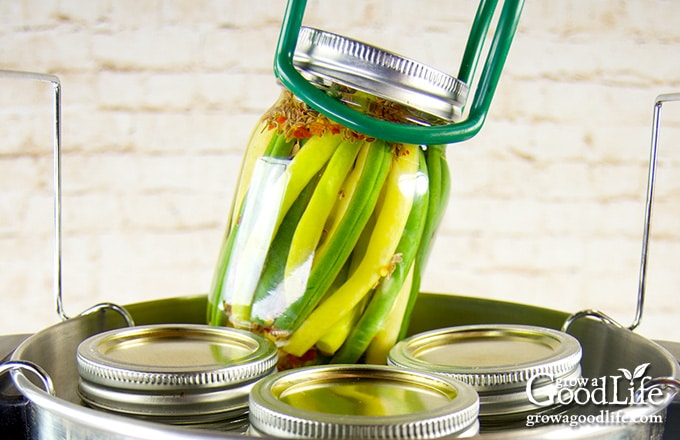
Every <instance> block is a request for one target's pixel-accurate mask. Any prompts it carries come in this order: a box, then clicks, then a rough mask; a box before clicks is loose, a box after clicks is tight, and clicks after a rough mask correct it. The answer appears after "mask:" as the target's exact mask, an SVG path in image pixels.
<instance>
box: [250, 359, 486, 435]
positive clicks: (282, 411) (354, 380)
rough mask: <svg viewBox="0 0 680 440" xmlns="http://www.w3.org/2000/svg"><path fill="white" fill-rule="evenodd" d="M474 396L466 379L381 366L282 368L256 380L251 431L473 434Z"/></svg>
mask: <svg viewBox="0 0 680 440" xmlns="http://www.w3.org/2000/svg"><path fill="white" fill-rule="evenodd" d="M478 410H479V399H478V397H477V393H476V392H475V391H474V389H472V387H470V386H469V385H467V384H465V383H463V382H460V381H456V380H452V379H449V378H445V377H442V376H438V375H436V374H429V373H424V372H415V371H408V370H404V369H401V368H395V367H389V366H385V365H382V366H380V365H326V366H315V367H303V368H299V369H293V370H287V371H281V372H278V373H275V374H273V375H270V376H268V377H266V378H264V379H262V380H261V381H260V382H258V383H257V384H255V386H254V387H253V391H252V393H251V395H250V429H251V432H252V433H254V434H258V435H262V436H267V437H269V436H271V437H279V438H324V439H340V438H366V439H371V438H380V439H406V438H408V439H421V438H436V437H444V436H452V435H453V436H455V435H458V436H462V435H474V434H476V433H477V432H478V429H479V426H478V422H477V414H478Z"/></svg>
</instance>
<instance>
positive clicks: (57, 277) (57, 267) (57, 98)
mask: <svg viewBox="0 0 680 440" xmlns="http://www.w3.org/2000/svg"><path fill="white" fill-rule="evenodd" d="M0 78H6V79H17V80H29V81H39V82H47V83H49V84H51V85H52V92H53V95H52V97H53V102H52V106H53V107H52V108H53V120H52V131H53V135H52V159H53V160H52V168H53V175H54V182H53V200H54V266H53V296H54V301H55V306H56V309H57V314H58V315H59V318H61V320H62V321H65V320H67V319H69V317H68V316H67V315H66V313H65V311H64V302H63V298H62V264H61V263H62V245H61V243H62V240H61V81H60V80H59V78H58V77H57V76H55V75H50V74H47V73H35V72H20V71H14V70H0ZM102 310H113V311H114V312H117V313H119V314H120V315H121V316H122V317H123V319H125V322H126V324H127V325H128V326H133V325H134V320H133V319H132V316H131V315H130V313H129V312H128V311H127V310H125V308H123V307H121V306H118V305H116V304H113V303H100V304H97V305H95V306H92V307H91V308H89V309H87V310H85V311H84V312H82V313H80V315H86V314H89V313H94V312H98V311H102Z"/></svg>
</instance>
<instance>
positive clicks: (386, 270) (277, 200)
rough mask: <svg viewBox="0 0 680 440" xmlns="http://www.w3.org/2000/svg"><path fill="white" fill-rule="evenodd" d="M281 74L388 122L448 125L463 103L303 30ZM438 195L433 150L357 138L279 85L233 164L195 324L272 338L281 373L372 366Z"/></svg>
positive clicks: (415, 76) (444, 85)
mask: <svg viewBox="0 0 680 440" xmlns="http://www.w3.org/2000/svg"><path fill="white" fill-rule="evenodd" d="M294 62H295V66H296V68H297V69H299V71H300V72H301V73H302V74H303V75H305V77H306V78H307V79H308V80H309V81H310V82H311V83H312V84H314V85H315V86H316V87H318V88H320V89H321V90H323V91H325V93H326V94H328V95H329V96H332V97H334V98H335V99H338V100H339V101H341V102H343V103H344V104H346V105H348V106H350V107H352V108H354V109H355V110H357V111H358V112H361V113H364V114H367V115H370V116H372V117H374V118H377V119H382V120H387V121H390V122H398V123H403V124H421V125H438V124H447V123H450V122H452V121H455V120H456V119H457V118H459V117H460V113H461V107H462V105H463V102H464V100H465V97H466V95H467V87H466V86H465V84H463V83H461V82H460V81H458V80H456V79H455V78H453V77H451V76H449V75H447V74H445V73H441V72H439V71H436V70H434V69H431V68H429V67H427V66H424V65H422V64H419V63H416V62H414V61H411V60H408V59H405V58H402V57H399V56H397V55H394V54H391V53H388V52H385V51H383V50H381V49H378V48H375V47H372V46H369V45H366V44H363V43H359V42H357V41H354V40H349V39H347V38H345V37H341V36H338V35H334V34H330V33H328V32H324V31H319V30H316V29H312V28H304V27H303V28H301V30H300V35H299V39H298V44H297V48H296V52H295V57H294ZM448 189H449V174H448V166H447V164H446V158H445V146H444V145H415V144H400V143H394V142H389V141H386V140H383V139H378V138H374V137H368V136H366V135H364V134H362V133H358V132H356V131H353V130H351V129H349V128H347V127H345V126H343V125H341V124H339V123H337V122H335V121H333V120H331V119H329V118H328V117H326V116H325V115H323V114H321V113H319V112H317V111H316V110H314V109H313V108H311V107H310V106H309V105H307V104H306V103H305V102H303V101H302V100H300V99H298V98H297V97H296V96H294V95H293V93H291V92H290V91H289V90H287V89H286V88H283V87H282V91H281V95H280V97H279V98H278V100H277V101H276V102H275V103H274V105H273V106H272V107H271V108H270V109H269V110H268V111H267V112H266V113H265V114H264V115H263V116H262V118H261V119H260V121H259V123H258V124H257V126H256V127H255V129H254V131H253V133H252V135H251V138H250V141H249V143H248V146H247V150H246V152H245V156H244V160H243V163H242V166H241V171H240V177H239V182H238V185H237V189H236V194H235V197H234V200H233V204H232V210H231V214H230V218H229V222H228V226H227V231H226V234H225V238H224V242H223V244H222V248H221V252H220V256H219V259H218V263H217V267H216V270H215V273H214V276H213V282H212V286H211V291H210V295H209V306H208V322H209V323H210V324H211V325H226V326H233V327H236V328H243V329H248V330H251V331H254V332H257V333H262V334H265V335H267V336H268V337H270V338H271V339H273V340H275V341H276V342H277V344H278V346H279V348H280V356H279V359H280V363H279V368H281V369H287V368H293V367H298V366H302V365H309V364H324V363H355V362H359V361H365V362H369V363H385V361H386V358H387V353H388V352H389V349H390V348H391V347H392V345H394V343H395V342H396V341H397V340H398V339H400V338H401V337H403V336H404V332H405V329H406V325H407V323H408V318H409V316H410V309H411V308H412V306H413V303H414V301H415V298H416V296H417V294H418V292H419V287H420V277H421V273H422V271H423V267H424V263H425V260H426V257H427V254H428V250H429V247H430V243H431V240H432V238H433V235H434V233H435V230H436V228H437V225H438V222H439V220H440V218H441V215H442V213H443V212H444V210H445V208H446V204H447V200H448Z"/></svg>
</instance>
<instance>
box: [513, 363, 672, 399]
mask: <svg viewBox="0 0 680 440" xmlns="http://www.w3.org/2000/svg"><path fill="white" fill-rule="evenodd" d="M648 367H649V363H645V364H640V365H638V366H637V367H635V368H633V369H632V370H629V369H627V368H619V369H618V370H617V371H619V372H621V374H620V375H610V376H600V377H594V378H590V379H589V378H585V377H578V378H568V379H561V378H555V377H554V375H553V374H550V373H545V374H537V375H535V376H533V377H532V378H531V379H530V380H529V381H528V382H527V386H526V394H527V397H528V398H529V401H530V402H531V403H533V404H534V405H536V406H538V407H549V406H553V405H572V404H576V405H581V406H583V405H590V404H593V405H601V406H605V405H621V406H631V405H661V404H662V401H663V399H664V398H665V394H664V391H663V389H662V388H661V387H660V386H657V385H651V386H649V387H648V386H647V385H648V383H649V382H650V381H651V380H652V377H651V376H647V375H645V372H646V371H647V368H648ZM546 380H548V381H549V382H550V383H551V385H552V392H549V393H541V395H540V396H536V395H535V394H536V393H534V389H535V386H534V385H535V384H538V383H539V382H545V381H546Z"/></svg>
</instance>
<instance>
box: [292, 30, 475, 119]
mask: <svg viewBox="0 0 680 440" xmlns="http://www.w3.org/2000/svg"><path fill="white" fill-rule="evenodd" d="M293 64H294V65H295V67H296V68H298V69H300V70H302V71H304V72H306V73H307V74H311V75H313V76H316V77H320V78H323V79H326V80H330V81H333V82H337V83H339V84H342V85H344V86H348V87H351V88H354V89H357V90H362V91H364V92H366V93H370V94H372V95H374V96H378V97H381V98H384V99H387V100H391V101H394V102H397V103H400V104H402V105H405V106H408V107H411V108H415V109H418V110H420V111H423V112H425V113H428V114H430V115H434V116H436V117H438V118H441V119H444V120H445V121H456V120H458V119H459V118H460V116H461V114H462V107H463V105H464V104H465V101H466V99H467V95H468V86H467V85H466V84H465V83H464V82H462V81H460V80H458V79H457V78H455V77H453V76H451V75H449V74H447V73H444V72H441V71H439V70H437V69H434V68H432V67H429V66H427V65H425V64H422V63H419V62H417V61H414V60H411V59H409V58H405V57H402V56H400V55H396V54H394V53H391V52H388V51H385V50H383V49H380V48H377V47H374V46H371V45H368V44H365V43H362V42H359V41H356V40H352V39H349V38H347V37H343V36H340V35H336V34H332V33H330V32H326V31H322V30H319V29H314V28H309V27H301V28H300V34H299V36H298V42H297V46H296V49H295V54H294V56H293Z"/></svg>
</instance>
